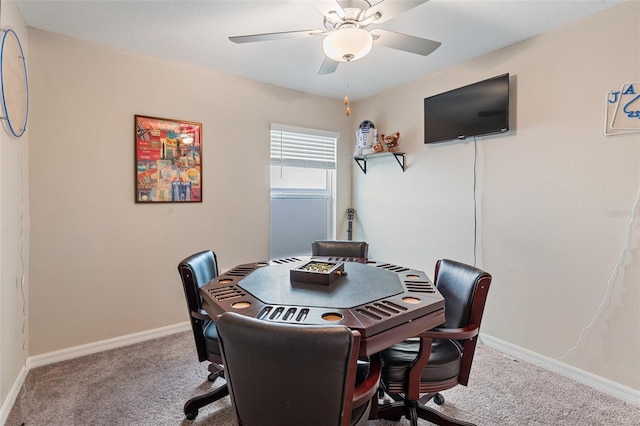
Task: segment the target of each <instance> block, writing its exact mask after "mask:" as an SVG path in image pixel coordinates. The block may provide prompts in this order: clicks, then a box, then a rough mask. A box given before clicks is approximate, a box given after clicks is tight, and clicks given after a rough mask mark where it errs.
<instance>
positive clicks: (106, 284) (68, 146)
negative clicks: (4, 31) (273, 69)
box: [29, 30, 352, 355]
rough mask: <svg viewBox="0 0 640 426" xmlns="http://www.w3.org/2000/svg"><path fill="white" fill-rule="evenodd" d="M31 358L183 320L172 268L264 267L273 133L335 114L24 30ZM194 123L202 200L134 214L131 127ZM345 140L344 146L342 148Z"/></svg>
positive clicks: (319, 103) (344, 196) (309, 100)
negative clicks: (194, 263) (253, 263)
mask: <svg viewBox="0 0 640 426" xmlns="http://www.w3.org/2000/svg"><path fill="white" fill-rule="evenodd" d="M29 40H30V44H31V46H30V47H31V55H30V62H29V64H30V66H31V81H32V83H31V84H32V88H33V103H32V122H31V128H30V132H31V137H30V138H31V142H32V149H31V156H30V170H31V199H32V206H33V208H32V215H31V224H32V241H31V256H32V266H31V289H32V292H31V298H30V307H31V311H32V316H31V330H30V338H31V351H30V355H37V354H42V353H46V352H50V351H54V350H57V349H63V348H69V347H72V346H76V345H81V344H86V343H91V342H95V341H100V340H104V339H108V338H112V337H117V336H122V335H126V334H130V333H134V332H139V331H144V330H150V329H154V328H158V327H161V326H167V325H171V324H175V323H179V322H183V321H186V320H187V318H186V311H185V305H184V296H183V293H182V288H181V285H180V281H179V276H178V273H177V269H176V267H177V264H178V262H179V261H180V260H181V259H182V258H184V257H186V256H187V255H189V254H192V253H194V252H196V251H199V250H203V249H207V248H211V249H213V250H215V251H216V253H217V254H218V260H219V262H220V266H221V268H222V269H227V268H230V267H232V266H234V265H236V264H238V263H243V262H246V261H250V260H262V259H266V258H268V256H269V136H268V135H269V126H270V123H272V122H277V123H283V124H291V125H298V126H304V127H310V128H318V129H325V130H333V131H338V132H340V133H341V134H342V135H343V141H341V143H340V147H339V154H340V155H341V157H342V158H344V159H345V160H344V161H341V164H340V165H339V170H338V181H339V182H340V187H339V188H338V192H339V200H338V212H341V211H344V210H345V209H346V208H347V207H348V205H347V203H348V202H349V200H350V198H351V195H350V189H351V184H350V180H351V174H350V171H351V163H350V161H351V160H350V159H349V158H348V155H349V154H351V150H352V145H351V137H346V135H350V134H351V130H350V129H351V127H350V125H351V121H350V120H349V119H348V118H346V117H345V115H344V109H343V106H342V103H341V102H340V101H337V100H329V99H325V98H320V97H317V96H310V95H305V94H301V93H299V92H295V91H291V90H285V89H281V88H276V87H273V86H268V85H263V84H257V83H254V82H250V81H247V80H244V79H240V78H236V77H232V76H229V75H225V74H222V73H219V72H214V71H207V70H204V69H199V68H195V67H191V66H186V65H181V64H178V63H171V62H167V61H161V60H155V59H151V58H148V57H142V56H138V55H135V54H130V53H127V52H123V51H119V50H114V49H110V48H105V47H101V46H98V45H95V44H90V43H85V42H79V41H76V40H73V39H69V38H64V37H60V36H56V35H52V34H50V33H46V32H41V31H37V30H32V31H30V34H29ZM134 114H142V115H150V116H156V117H167V118H176V119H183V120H190V121H198V122H202V123H203V200H204V201H203V202H202V203H201V204H156V205H141V204H134V190H133V182H134V179H133V176H134V174H133V166H134V161H133V160H134V159H133V116H134ZM345 140H347V141H348V143H344V141H345Z"/></svg>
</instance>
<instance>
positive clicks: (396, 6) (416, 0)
mask: <svg viewBox="0 0 640 426" xmlns="http://www.w3.org/2000/svg"><path fill="white" fill-rule="evenodd" d="M428 1H429V0H407V1H384V0H382V1H380V2H379V3H377V4H375V5H373V6H371V7H370V8H369V9H367V12H366V15H365V16H366V17H367V18H369V17H371V16H373V15H375V14H376V13H380V15H381V16H380V18H378V19H377V20H376V21H375V23H376V24H381V23H383V22H386V21H388V20H389V19H391V18H393V17H395V16H398V15H400V14H401V13H404V12H406V11H407V10H409V9H413V8H414V7H417V6H420V5H421V4H422V3H426V2H428Z"/></svg>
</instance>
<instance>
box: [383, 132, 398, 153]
mask: <svg viewBox="0 0 640 426" xmlns="http://www.w3.org/2000/svg"><path fill="white" fill-rule="evenodd" d="M381 139H382V141H383V142H384V144H385V145H386V146H387V149H388V150H389V152H393V150H394V149H395V147H396V146H398V142H399V141H400V132H395V133H392V134H390V135H382V137H381Z"/></svg>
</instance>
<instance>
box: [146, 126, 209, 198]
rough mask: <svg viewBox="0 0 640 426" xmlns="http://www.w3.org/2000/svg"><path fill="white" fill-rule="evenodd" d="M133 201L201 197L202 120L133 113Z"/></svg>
mask: <svg viewBox="0 0 640 426" xmlns="http://www.w3.org/2000/svg"><path fill="white" fill-rule="evenodd" d="M135 131H136V135H135V139H136V203H151V202H165V203H176V202H201V201H202V140H201V137H202V124H200V123H195V122H189V121H178V120H170V119H162V118H153V117H145V116H140V115H136V116H135Z"/></svg>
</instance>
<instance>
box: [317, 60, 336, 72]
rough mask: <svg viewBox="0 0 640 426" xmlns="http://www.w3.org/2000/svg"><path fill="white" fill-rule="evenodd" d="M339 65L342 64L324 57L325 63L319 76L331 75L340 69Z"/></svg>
mask: <svg viewBox="0 0 640 426" xmlns="http://www.w3.org/2000/svg"><path fill="white" fill-rule="evenodd" d="M338 65H340V62H338V61H334V60H333V59H331V58H327V57H326V56H325V57H324V61H322V65H321V66H320V70H319V71H318V75H324V74H331V73H333V72H335V70H336V69H338Z"/></svg>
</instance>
